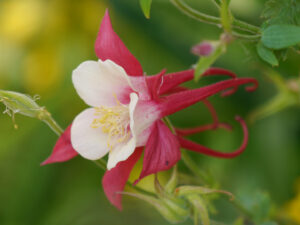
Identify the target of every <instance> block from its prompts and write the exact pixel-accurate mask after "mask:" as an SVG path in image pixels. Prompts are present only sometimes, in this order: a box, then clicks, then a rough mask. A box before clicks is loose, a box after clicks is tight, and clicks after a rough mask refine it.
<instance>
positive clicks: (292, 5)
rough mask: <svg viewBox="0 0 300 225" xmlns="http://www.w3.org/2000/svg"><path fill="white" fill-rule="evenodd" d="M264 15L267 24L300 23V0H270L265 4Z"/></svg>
mask: <svg viewBox="0 0 300 225" xmlns="http://www.w3.org/2000/svg"><path fill="white" fill-rule="evenodd" d="M262 17H263V18H266V22H265V26H270V25H272V24H295V25H300V0H269V1H267V2H266V4H265V9H264V10H263V13H262Z"/></svg>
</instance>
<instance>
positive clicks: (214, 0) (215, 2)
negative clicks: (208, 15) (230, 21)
mask: <svg viewBox="0 0 300 225" xmlns="http://www.w3.org/2000/svg"><path fill="white" fill-rule="evenodd" d="M211 1H212V3H213V4H214V5H215V6H216V7H217V8H220V4H219V3H218V1H217V0H211Z"/></svg>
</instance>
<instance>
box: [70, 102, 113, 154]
mask: <svg viewBox="0 0 300 225" xmlns="http://www.w3.org/2000/svg"><path fill="white" fill-rule="evenodd" d="M94 118H95V109H94V108H89V109H86V110H84V111H83V112H81V113H80V114H79V115H78V116H77V117H76V118H75V120H74V121H73V123H72V127H71V143H72V146H73V148H74V149H75V150H76V151H77V152H78V153H79V154H80V155H81V156H82V157H84V158H87V159H90V160H96V159H100V158H102V157H103V156H104V155H106V153H107V152H108V151H109V147H108V145H107V138H108V136H107V134H104V133H103V132H102V129H101V128H92V127H91V125H92V122H93V120H94Z"/></svg>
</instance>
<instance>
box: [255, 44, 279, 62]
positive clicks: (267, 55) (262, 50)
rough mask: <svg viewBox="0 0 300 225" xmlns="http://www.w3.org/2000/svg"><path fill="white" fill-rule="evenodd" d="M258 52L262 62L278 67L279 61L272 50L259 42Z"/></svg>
mask: <svg viewBox="0 0 300 225" xmlns="http://www.w3.org/2000/svg"><path fill="white" fill-rule="evenodd" d="M256 50H257V53H258V55H259V57H260V58H261V59H262V60H264V61H265V62H267V63H269V64H271V65H272V66H278V60H277V58H276V56H275V54H274V52H273V51H272V50H271V49H269V48H267V47H265V46H264V45H263V44H262V43H261V42H259V43H258V44H257V46H256Z"/></svg>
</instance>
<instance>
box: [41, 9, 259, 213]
mask: <svg viewBox="0 0 300 225" xmlns="http://www.w3.org/2000/svg"><path fill="white" fill-rule="evenodd" d="M95 50H96V54H97V56H98V58H99V60H98V61H86V62H83V63H82V64H80V65H79V66H78V67H77V69H75V70H74V71H73V75H72V80H73V84H74V87H75V89H76V91H77V93H78V94H79V96H80V97H81V98H82V99H83V100H84V101H85V103H86V104H87V105H89V108H88V109H86V110H84V111H83V112H81V113H80V114H79V115H78V116H77V117H76V118H75V119H74V121H73V123H72V125H70V126H69V127H68V128H67V129H66V131H65V132H64V134H63V135H62V136H61V137H60V138H59V140H58V142H57V143H56V145H55V147H54V150H53V153H52V154H51V156H50V157H49V158H48V159H47V160H46V161H45V162H43V163H42V164H43V165H45V164H48V163H53V162H63V161H66V160H69V159H71V158H73V157H74V156H76V155H77V154H80V155H81V156H82V157H84V158H87V159H90V160H97V159H100V158H102V157H103V156H105V155H106V154H108V163H107V168H108V171H107V172H106V173H105V175H104V177H103V180H102V182H103V188H104V191H105V194H106V195H107V197H108V199H109V200H110V202H111V203H112V204H113V205H114V206H116V207H117V208H119V209H121V207H122V206H121V198H122V196H121V195H120V194H116V193H117V192H121V191H123V189H124V186H125V184H126V182H127V180H128V177H129V174H130V172H131V170H132V168H133V167H134V165H135V164H136V162H137V161H138V160H139V158H140V157H141V155H142V152H143V151H144V158H143V169H142V172H141V174H140V177H139V180H140V179H142V178H143V177H145V176H147V175H149V174H153V173H157V172H159V171H163V170H167V169H170V168H171V167H172V166H173V165H174V164H176V163H177V162H178V160H180V157H181V156H180V147H182V148H186V149H190V150H192V151H197V152H200V153H204V154H208V155H212V156H216V157H224V158H226V157H234V156H237V155H239V154H240V153H241V152H242V151H243V150H244V149H245V147H246V145H247V141H248V132H247V128H246V125H245V123H244V121H243V120H242V119H240V118H237V120H238V121H239V122H241V124H242V126H243V131H244V134H245V135H244V140H243V143H242V145H241V147H240V148H239V149H238V150H237V151H235V152H233V153H220V152H217V151H214V150H212V149H209V148H207V147H205V146H202V145H200V144H197V143H194V142H192V141H189V140H187V139H185V138H184V136H186V135H189V134H193V133H195V132H201V131H204V130H208V129H215V128H217V127H225V128H226V127H227V128H228V125H226V124H222V123H219V122H218V120H217V116H216V113H215V111H214V109H213V108H212V106H211V105H210V103H209V102H208V101H207V100H206V99H207V98H208V97H209V96H211V95H214V94H216V93H218V92H221V91H224V92H223V94H224V95H229V94H232V93H233V92H235V91H236V89H237V87H238V86H239V85H243V84H247V83H253V84H254V86H252V87H248V89H247V90H249V91H251V90H254V89H255V88H256V87H257V81H256V80H255V79H252V78H236V76H235V75H234V74H233V73H231V72H230V71H227V70H224V69H219V68H211V69H209V70H207V71H206V72H205V73H204V74H203V75H202V76H209V75H216V74H221V75H227V76H230V77H231V79H229V80H225V81H221V82H218V83H215V84H212V85H208V86H206V87H202V88H198V89H194V90H187V89H185V88H183V87H180V86H179V85H180V84H182V83H184V82H186V81H188V80H192V79H193V77H194V71H193V70H187V71H182V72H178V73H171V74H165V71H164V70H163V71H162V72H161V73H159V74H158V75H154V76H145V75H144V73H143V69H142V67H141V65H140V63H139V62H138V60H137V59H136V58H135V57H134V56H133V55H132V54H131V53H130V52H129V50H128V49H127V48H126V46H125V45H124V44H123V42H122V41H121V40H120V38H119V37H118V36H117V34H116V33H115V32H114V31H113V29H112V26H111V22H110V18H109V14H108V11H107V12H106V13H105V16H104V18H103V20H102V24H101V27H100V31H99V34H98V37H97V40H96V44H95ZM228 89H229V90H228ZM199 101H203V102H204V103H205V104H206V106H207V107H208V109H209V110H210V111H211V113H212V115H213V118H214V123H213V124H208V125H205V126H201V127H198V128H194V129H187V130H182V129H177V130H176V134H173V133H172V132H171V130H170V129H169V128H168V127H167V126H166V125H165V124H164V123H163V122H162V120H161V119H162V118H163V117H165V116H168V115H170V114H173V113H175V112H177V111H179V110H182V109H184V108H186V107H189V106H191V105H193V104H195V103H197V102H199Z"/></svg>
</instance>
